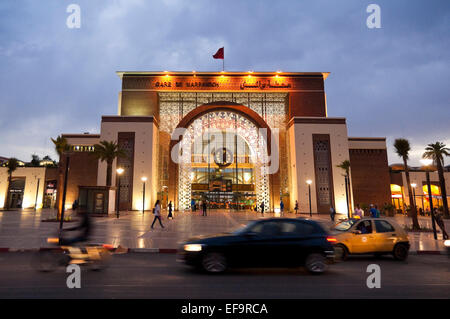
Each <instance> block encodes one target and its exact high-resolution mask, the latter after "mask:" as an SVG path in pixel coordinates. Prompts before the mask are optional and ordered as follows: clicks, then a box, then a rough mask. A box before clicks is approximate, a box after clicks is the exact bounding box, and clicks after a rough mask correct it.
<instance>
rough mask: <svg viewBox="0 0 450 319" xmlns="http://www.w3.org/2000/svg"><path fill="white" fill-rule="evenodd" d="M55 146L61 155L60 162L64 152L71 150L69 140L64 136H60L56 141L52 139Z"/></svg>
mask: <svg viewBox="0 0 450 319" xmlns="http://www.w3.org/2000/svg"><path fill="white" fill-rule="evenodd" d="M51 140H52V142H53V144H55V151H56V153H57V154H58V155H59V160H61V156H62V155H63V153H64V152H67V151H69V150H70V144H69V143H67V140H66V138H65V137H63V136H62V135H59V136H58V137H57V138H56V139H53V138H52V139H51Z"/></svg>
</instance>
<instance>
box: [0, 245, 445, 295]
mask: <svg viewBox="0 0 450 319" xmlns="http://www.w3.org/2000/svg"><path fill="white" fill-rule="evenodd" d="M30 259H31V253H4V254H0V298H183V299H185V298H227V299H228V298H233V299H236V298H256V299H266V298H271V299H272V298H302V299H303V298H449V296H450V259H449V258H448V257H447V256H410V257H409V259H408V261H407V262H397V261H394V260H393V259H391V258H390V257H383V258H381V259H380V258H378V259H376V258H374V257H371V256H369V257H357V258H352V259H350V260H348V261H346V262H343V263H338V264H334V265H332V266H331V267H330V271H329V272H328V273H326V274H324V275H320V276H313V275H310V274H308V273H307V272H306V271H305V270H303V269H238V270H232V271H230V272H228V273H226V274H223V275H207V274H203V273H201V272H198V271H194V270H191V269H190V268H187V267H185V266H184V265H182V264H179V263H177V262H176V256H175V255H174V254H149V253H146V254H144V253H137V254H124V255H116V256H114V258H113V260H112V262H111V265H110V267H109V268H108V269H106V270H104V271H101V272H94V271H91V270H88V269H86V268H84V269H82V273H81V288H80V289H69V288H67V286H66V278H67V276H68V275H69V274H67V273H66V272H65V269H64V268H61V269H59V270H56V271H55V272H52V273H40V272H37V271H35V270H34V269H33V268H32V267H31V265H30ZM369 264H378V265H380V267H381V288H379V289H377V288H374V289H369V288H367V285H366V279H367V277H368V276H369V275H370V274H369V273H367V272H366V270H367V266H368V265H369Z"/></svg>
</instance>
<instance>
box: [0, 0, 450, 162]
mask: <svg viewBox="0 0 450 319" xmlns="http://www.w3.org/2000/svg"><path fill="white" fill-rule="evenodd" d="M371 3H375V4H378V5H379V6H380V8H381V28H379V29H369V28H368V27H367V25H366V20H367V17H368V16H369V15H370V13H367V12H366V8H367V6H368V5H369V4H371ZM70 4H78V5H79V6H80V8H81V27H80V28H79V29H77V28H74V29H70V28H68V27H67V25H66V20H67V18H68V16H69V15H70V13H67V12H66V10H67V7H68V6H69V5H70ZM222 46H224V47H225V69H226V70H228V71H247V70H254V71H275V70H283V71H290V72H331V74H330V76H329V77H328V79H327V80H326V81H325V90H326V94H327V105H328V116H330V117H346V118H347V125H348V133H349V136H361V137H387V145H388V159H389V162H390V163H398V162H400V159H399V158H398V156H397V155H396V154H395V152H394V150H393V146H392V144H393V142H394V140H395V138H400V137H401V138H407V139H408V140H409V141H410V143H411V146H412V150H411V155H410V158H411V160H410V164H411V165H413V166H414V165H419V159H420V158H421V155H422V153H423V151H424V148H425V146H426V145H427V144H428V143H434V142H436V141H440V142H444V143H446V144H447V146H449V147H450V125H449V124H450V108H449V106H450V105H449V104H450V103H449V102H450V87H449V83H450V81H449V80H450V76H449V71H450V70H449V69H450V53H449V52H450V1H448V0H443V1H440V0H433V1H412V0H409V1H403V0H395V1H392V0H388V1H379V0H371V1H362V0H346V1H334V0H329V1H323V0H314V1H313V0H310V1H300V0H293V1H289V0H280V1H273V0H270V1H262V0H258V1H256V0H240V1H233V0H227V1H223V0H220V1H216V0H207V1H204V0H195V1H186V0H162V1H150V0H41V1H33V0H29V1H25V0H21V1H17V0H2V1H1V2H0V68H1V73H0V94H1V96H0V156H6V157H11V156H14V157H17V158H19V159H21V160H24V161H29V160H31V155H32V154H37V155H39V156H41V157H43V156H45V155H47V154H48V155H50V156H51V157H53V158H56V153H55V151H54V149H53V144H52V142H51V141H50V137H56V136H58V135H59V134H61V133H83V132H90V133H98V132H99V131H100V120H101V116H102V115H116V114H117V103H118V94H119V91H120V84H121V83H120V79H119V77H118V76H117V75H116V74H115V72H116V71H119V70H127V71H131V70H171V71H191V70H197V71H219V70H221V67H222V63H221V62H222V61H221V60H214V59H213V58H212V54H214V53H215V52H216V51H217V49H218V48H220V47H222ZM448 163H449V159H447V160H446V165H448Z"/></svg>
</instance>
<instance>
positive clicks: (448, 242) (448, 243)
mask: <svg viewBox="0 0 450 319" xmlns="http://www.w3.org/2000/svg"><path fill="white" fill-rule="evenodd" d="M444 246H445V247H450V240H449V239H447V240H446V241H444Z"/></svg>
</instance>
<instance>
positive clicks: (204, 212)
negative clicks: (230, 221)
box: [202, 200, 207, 216]
mask: <svg viewBox="0 0 450 319" xmlns="http://www.w3.org/2000/svg"><path fill="white" fill-rule="evenodd" d="M206 208H207V204H206V200H204V201H203V203H202V209H203V214H202V216H207V215H206Z"/></svg>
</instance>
